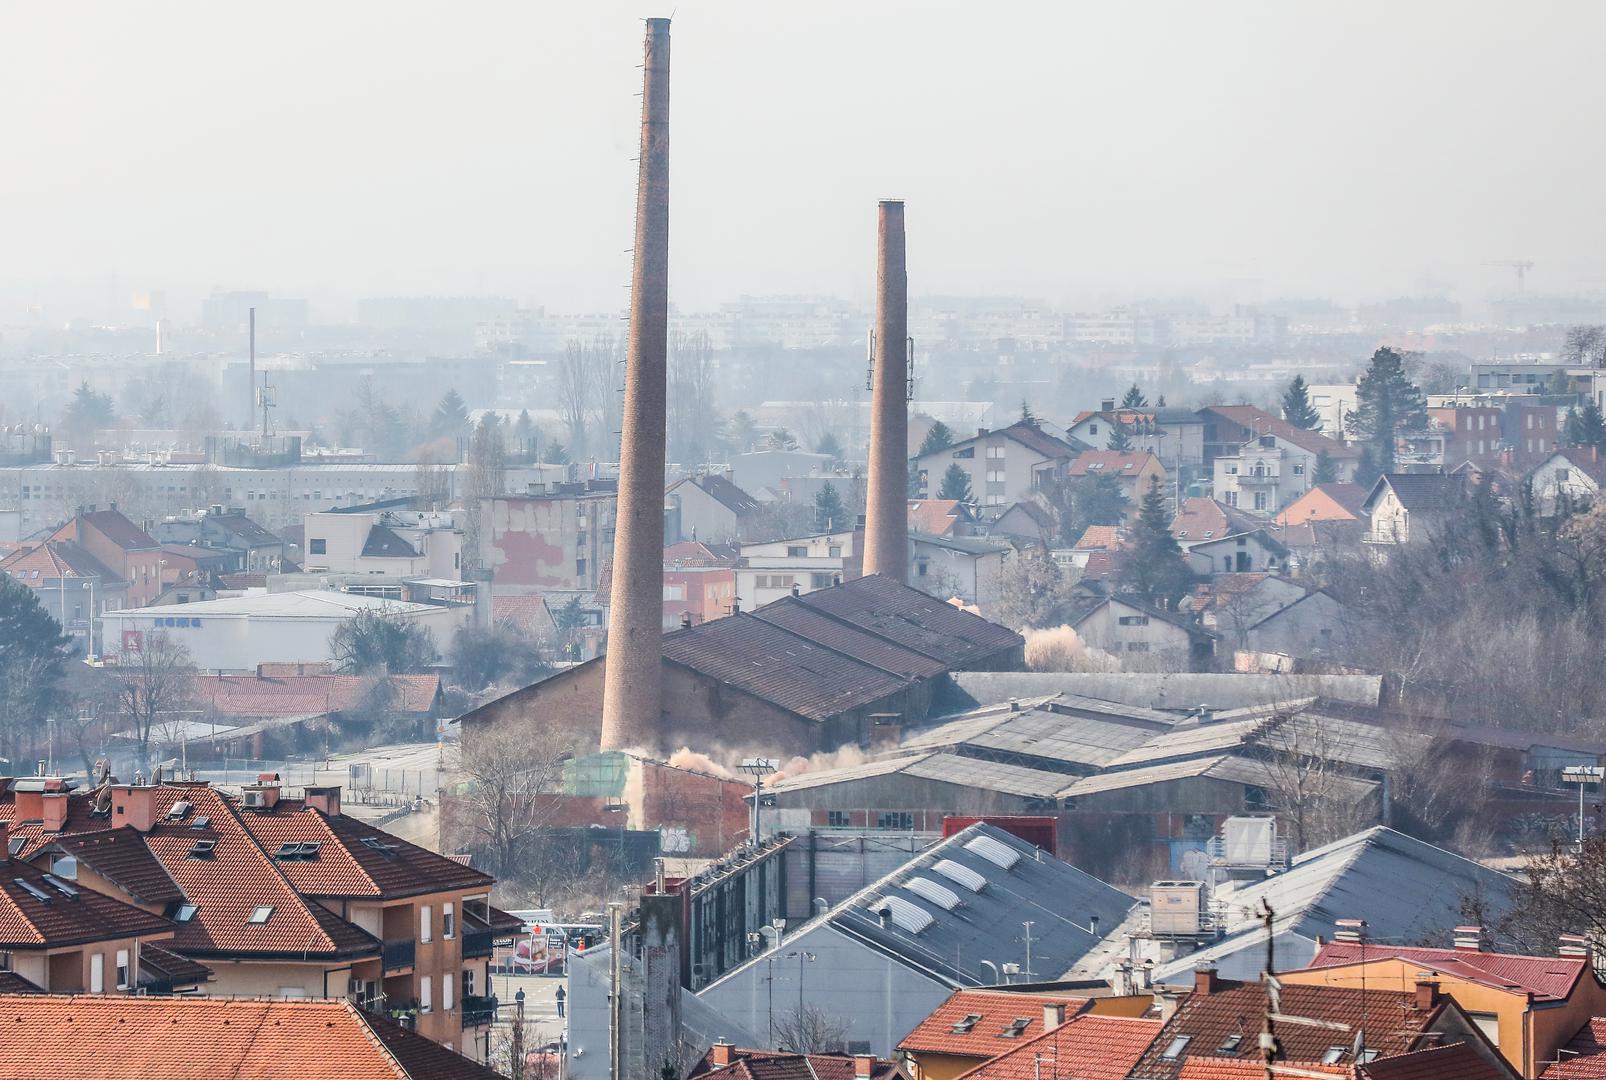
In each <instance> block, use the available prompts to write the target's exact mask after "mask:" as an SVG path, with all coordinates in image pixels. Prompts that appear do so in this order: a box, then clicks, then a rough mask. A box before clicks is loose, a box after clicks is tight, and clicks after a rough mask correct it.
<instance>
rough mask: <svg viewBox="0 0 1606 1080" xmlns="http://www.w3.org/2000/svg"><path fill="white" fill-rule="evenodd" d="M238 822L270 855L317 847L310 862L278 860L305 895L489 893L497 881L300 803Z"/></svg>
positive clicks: (282, 803) (288, 802)
mask: <svg viewBox="0 0 1606 1080" xmlns="http://www.w3.org/2000/svg"><path fill="white" fill-rule="evenodd" d="M240 820H241V821H242V822H244V824H245V827H246V829H247V830H248V831H249V832H250V833H251V835H252V836H253V837H255V838H256V840H257V842H258V843H259V844H260V845H261V846H262V849H263V850H264V851H266V852H267V853H268V854H269V855H270V856H276V854H277V853H278V852H279V851H280V850H281V849H282V848H283V846H284V845H285V844H291V843H298V844H299V843H313V844H317V845H318V848H317V852H316V854H315V855H314V856H313V857H311V858H296V859H283V860H279V859H276V861H277V862H278V865H279V869H280V870H281V871H283V873H284V875H285V877H287V878H289V879H290V883H291V884H292V885H294V886H295V887H296V890H297V891H298V892H300V893H301V894H302V895H304V896H322V897H354V896H370V897H380V896H382V897H386V898H397V897H403V896H416V895H419V894H421V893H430V892H441V891H444V890H448V889H474V888H486V889H489V888H490V887H491V885H492V884H493V883H494V879H493V878H492V877H491V876H490V875H489V874H484V873H481V872H480V871H478V870H475V869H474V868H472V867H469V866H464V865H463V864H462V863H460V862H457V861H456V860H454V859H448V858H446V857H445V856H444V855H437V854H436V853H435V852H433V851H429V850H426V849H425V848H421V847H418V846H417V845H415V844H409V843H408V842H407V841H405V840H403V839H401V838H400V837H397V836H394V835H392V834H390V833H387V832H384V831H383V830H381V829H376V828H374V827H373V826H372V825H365V824H364V823H362V822H360V821H358V820H356V819H355V818H349V817H346V816H344V815H336V816H335V817H327V816H325V815H324V814H323V813H322V812H321V811H318V810H313V809H310V808H308V807H307V806H306V805H305V804H304V803H303V802H301V800H299V799H281V800H279V803H278V805H276V806H275V807H274V808H273V809H272V810H267V811H258V810H246V811H242V812H241V813H240Z"/></svg>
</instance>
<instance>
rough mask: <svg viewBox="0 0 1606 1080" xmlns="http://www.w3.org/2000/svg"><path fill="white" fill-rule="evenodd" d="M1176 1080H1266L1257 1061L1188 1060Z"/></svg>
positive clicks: (1339, 1072)
mask: <svg viewBox="0 0 1606 1080" xmlns="http://www.w3.org/2000/svg"><path fill="white" fill-rule="evenodd" d="M1279 1064H1280V1065H1282V1067H1283V1068H1285V1069H1289V1070H1294V1069H1297V1070H1299V1072H1300V1073H1315V1074H1317V1075H1318V1076H1323V1075H1325V1076H1353V1075H1354V1072H1355V1070H1354V1069H1353V1068H1351V1067H1350V1066H1348V1065H1321V1064H1316V1063H1313V1062H1308V1061H1283V1062H1279ZM1273 1075H1276V1074H1273ZM1284 1075H1298V1074H1295V1073H1286V1074H1284ZM1177 1080H1266V1066H1265V1065H1264V1064H1263V1063H1262V1062H1259V1061H1231V1060H1228V1061H1215V1060H1212V1059H1210V1058H1188V1059H1187V1060H1186V1061H1184V1062H1183V1063H1182V1072H1181V1073H1180V1074H1178V1078H1177Z"/></svg>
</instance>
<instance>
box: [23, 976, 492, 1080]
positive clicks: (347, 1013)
mask: <svg viewBox="0 0 1606 1080" xmlns="http://www.w3.org/2000/svg"><path fill="white" fill-rule="evenodd" d="M0 1030H4V1031H5V1033H6V1038H4V1039H0V1080H23V1078H31V1077H36V1076H39V1075H41V1074H42V1073H46V1072H48V1073H50V1074H51V1075H61V1076H94V1077H99V1078H101V1080H136V1078H137V1080H143V1078H145V1077H149V1076H161V1077H163V1078H164V1080H213V1078H214V1077H220V1076H249V1077H252V1078H253V1080H308V1078H309V1077H317V1076H338V1077H341V1078H342V1080H416V1078H424V1077H428V1078H429V1080H494V1078H495V1077H496V1076H497V1075H498V1074H497V1073H495V1072H492V1071H491V1070H490V1069H487V1068H485V1067H484V1066H482V1065H477V1064H475V1063H474V1062H473V1061H470V1060H469V1059H468V1058H466V1057H463V1056H462V1055H460V1054H458V1053H456V1052H454V1051H451V1050H448V1049H446V1048H445V1047H444V1046H440V1045H437V1044H436V1043H433V1042H431V1041H430V1040H429V1039H427V1038H425V1037H424V1036H422V1035H418V1034H415V1033H413V1032H410V1031H405V1030H403V1029H402V1028H401V1027H399V1026H398V1025H396V1024H395V1023H393V1022H391V1021H390V1020H389V1019H386V1018H384V1017H380V1016H375V1015H373V1014H372V1013H365V1012H362V1011H360V1010H358V1009H357V1008H356V1006H354V1005H352V1004H351V1003H350V1002H348V1001H317V1000H310V1001H309V1000H284V999H271V1000H270V999H263V998H212V997H160V996H158V997H128V996H124V995H105V994H87V995H79V996H74V997H63V996H60V995H55V994H6V995H0ZM64 1031H71V1032H72V1037H71V1038H63V1037H62V1032H64ZM44 1048H48V1061H42V1060H41V1056H40V1055H41V1051H42V1049H44Z"/></svg>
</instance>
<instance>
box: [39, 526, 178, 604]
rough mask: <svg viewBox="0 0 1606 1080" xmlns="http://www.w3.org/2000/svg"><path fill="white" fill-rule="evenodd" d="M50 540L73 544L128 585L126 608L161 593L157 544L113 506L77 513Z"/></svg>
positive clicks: (160, 568)
mask: <svg viewBox="0 0 1606 1080" xmlns="http://www.w3.org/2000/svg"><path fill="white" fill-rule="evenodd" d="M50 539H51V540H54V541H56V542H58V543H60V542H67V541H70V542H72V543H76V544H77V545H78V546H79V547H81V548H83V549H84V550H85V551H87V552H89V554H91V555H93V556H94V557H95V559H96V560H97V561H99V562H100V564H101V565H102V566H105V567H107V568H108V569H110V570H111V572H112V573H114V574H116V575H117V576H118V577H120V578H122V579H123V580H124V581H126V582H128V597H127V606H128V607H144V606H145V605H146V604H149V603H151V602H152V601H154V600H155V599H156V597H157V595H158V594H160V593H161V591H162V551H161V545H160V544H158V543H157V542H156V541H155V540H154V539H152V538H151V535H150V534H149V533H147V532H146V531H145V530H144V529H142V528H140V527H139V526H138V525H135V524H134V523H133V522H132V521H130V520H128V518H127V517H126V516H125V515H123V514H122V513H121V512H120V511H119V510H118V509H117V507H116V506H113V507H112V508H111V509H109V510H80V511H79V512H78V513H76V514H74V515H73V516H72V517H71V518H70V519H68V521H67V522H66V524H64V525H62V526H61V527H60V528H59V529H57V530H56V531H55V532H53V533H51V534H50Z"/></svg>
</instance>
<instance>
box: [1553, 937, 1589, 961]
mask: <svg viewBox="0 0 1606 1080" xmlns="http://www.w3.org/2000/svg"><path fill="white" fill-rule="evenodd" d="M1558 944H1559V947H1558V948H1557V949H1556V955H1557V956H1588V955H1589V939H1588V938H1586V937H1584V936H1583V935H1582V934H1563V935H1561V938H1560V941H1559V943H1558Z"/></svg>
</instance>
